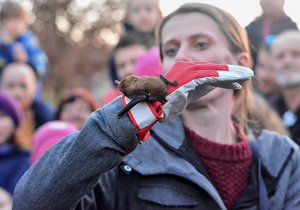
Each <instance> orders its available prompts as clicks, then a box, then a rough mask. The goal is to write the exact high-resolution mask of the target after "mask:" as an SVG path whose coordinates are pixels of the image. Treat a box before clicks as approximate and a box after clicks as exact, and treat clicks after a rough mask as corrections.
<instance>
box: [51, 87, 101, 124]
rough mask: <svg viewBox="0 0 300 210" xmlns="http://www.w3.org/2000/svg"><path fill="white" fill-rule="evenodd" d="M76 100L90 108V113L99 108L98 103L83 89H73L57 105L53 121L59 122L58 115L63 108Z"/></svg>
mask: <svg viewBox="0 0 300 210" xmlns="http://www.w3.org/2000/svg"><path fill="white" fill-rule="evenodd" d="M77 99H82V100H84V101H85V102H86V103H87V104H88V105H89V107H90V110H91V112H93V111H95V110H96V109H98V108H100V105H99V103H98V102H97V100H96V99H95V98H94V97H93V96H92V95H91V94H90V92H89V91H87V90H86V89H83V88H75V89H73V90H72V91H71V92H70V93H69V94H68V95H66V96H65V97H64V98H63V99H62V100H61V102H60V103H59V104H58V107H57V111H56V114H55V117H54V118H55V119H56V120H60V115H61V112H62V109H63V107H64V106H65V105H66V104H68V103H72V102H74V101H76V100H77Z"/></svg>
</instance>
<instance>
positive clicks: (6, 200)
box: [0, 187, 12, 210]
mask: <svg viewBox="0 0 300 210" xmlns="http://www.w3.org/2000/svg"><path fill="white" fill-rule="evenodd" d="M0 210H12V196H11V195H10V194H9V193H8V192H7V191H6V190H4V189H3V188H2V187H0Z"/></svg>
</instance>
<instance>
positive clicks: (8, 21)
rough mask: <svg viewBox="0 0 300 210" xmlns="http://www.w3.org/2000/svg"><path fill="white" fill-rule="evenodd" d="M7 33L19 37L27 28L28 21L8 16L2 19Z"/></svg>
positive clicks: (12, 36)
mask: <svg viewBox="0 0 300 210" xmlns="http://www.w3.org/2000/svg"><path fill="white" fill-rule="evenodd" d="M2 25H3V27H4V29H5V31H6V33H7V34H8V35H9V36H10V37H11V38H17V37H18V36H20V35H21V34H22V33H23V32H24V31H26V29H27V23H26V22H25V21H24V20H23V19H22V18H20V17H15V16H12V17H7V18H5V19H4V20H3V21H2Z"/></svg>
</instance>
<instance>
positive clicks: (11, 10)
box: [0, 0, 29, 24]
mask: <svg viewBox="0 0 300 210" xmlns="http://www.w3.org/2000/svg"><path fill="white" fill-rule="evenodd" d="M10 17H17V18H20V19H22V20H24V21H25V22H27V23H28V24H29V13H28V11H26V10H25V9H24V8H23V7H22V6H21V5H20V4H19V3H17V2H14V1H9V0H8V1H5V2H3V3H2V4H1V11H0V20H1V22H2V21H3V20H4V19H6V18H10Z"/></svg>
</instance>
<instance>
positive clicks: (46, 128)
mask: <svg viewBox="0 0 300 210" xmlns="http://www.w3.org/2000/svg"><path fill="white" fill-rule="evenodd" d="M76 131H78V129H77V128H76V127H75V126H74V125H73V124H71V123H68V122H64V121H56V120H55V121H50V122H47V123H45V124H44V125H42V126H41V127H39V128H38V129H37V130H36V131H35V133H34V136H33V142H32V148H31V152H30V163H31V164H33V163H35V162H36V161H37V160H38V159H40V157H41V156H42V155H43V154H44V153H45V152H46V151H47V150H48V149H49V148H50V147H51V146H52V145H54V144H56V143H57V142H58V141H60V140H61V139H63V138H64V137H65V136H68V135H70V134H72V133H75V132H76Z"/></svg>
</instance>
